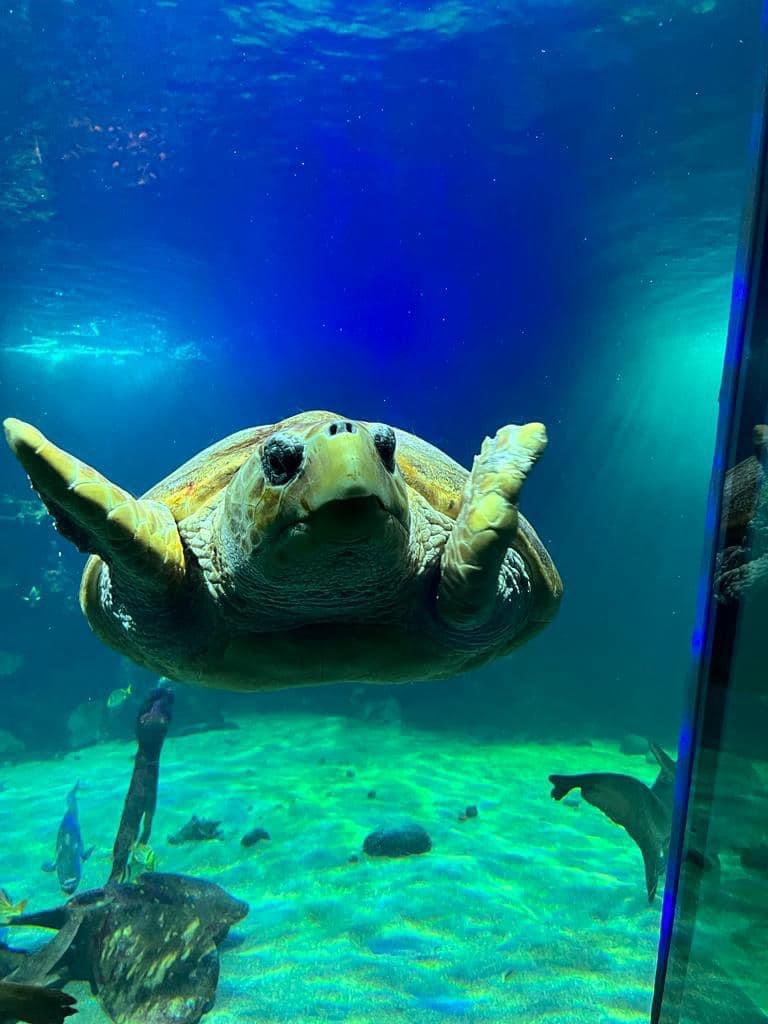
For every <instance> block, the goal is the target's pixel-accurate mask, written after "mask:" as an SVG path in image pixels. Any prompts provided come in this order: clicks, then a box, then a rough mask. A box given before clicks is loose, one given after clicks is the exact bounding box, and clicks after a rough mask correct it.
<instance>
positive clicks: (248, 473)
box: [220, 414, 409, 586]
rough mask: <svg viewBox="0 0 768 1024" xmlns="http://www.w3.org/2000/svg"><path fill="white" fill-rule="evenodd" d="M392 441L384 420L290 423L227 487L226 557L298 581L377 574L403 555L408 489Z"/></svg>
mask: <svg viewBox="0 0 768 1024" xmlns="http://www.w3.org/2000/svg"><path fill="white" fill-rule="evenodd" d="M396 444H397V441H396V436H395V432H394V430H392V428H391V427H388V426H386V425H385V424H382V423H371V424H363V423H360V422H355V421H354V420H347V419H339V418H335V417H333V418H332V417H331V416H330V414H326V416H323V417H322V418H320V417H319V416H318V418H317V419H312V417H309V416H307V415H306V414H305V415H304V416H300V417H295V418H294V420H287V421H285V422H284V423H283V424H281V425H280V427H279V429H276V430H275V431H274V432H273V433H272V434H270V435H269V436H268V437H267V438H266V439H265V440H264V441H263V442H262V444H261V446H260V448H259V449H258V450H257V451H256V452H254V454H253V455H252V456H251V457H250V458H249V460H248V462H246V463H245V465H244V466H242V468H241V469H240V470H239V471H238V472H237V474H236V475H235V476H234V477H233V478H232V480H231V481H230V483H229V485H228V487H227V491H226V494H225V497H224V503H223V507H222V513H223V523H222V527H223V529H222V531H221V532H222V533H223V534H224V539H225V545H226V547H227V548H228V549H229V551H228V552H227V554H228V555H230V556H231V555H234V557H235V559H236V560H237V561H238V562H239V564H240V566H241V567H242V568H245V565H244V563H245V562H247V563H248V571H249V574H250V573H254V572H255V573H256V574H257V575H258V576H259V577H260V578H265V577H266V578H269V579H272V580H275V581H277V580H281V579H285V578H288V577H291V576H292V575H295V576H296V578H297V581H303V584H302V586H306V585H307V584H308V582H309V581H310V580H312V581H315V582H317V581H319V580H322V579H323V578H324V579H325V580H326V581H328V582H329V581H330V580H331V578H332V575H333V574H336V573H339V574H340V575H343V576H344V578H345V581H346V582H347V584H352V585H353V586H354V577H355V575H356V574H358V573H359V574H361V575H363V576H365V575H367V576H368V577H370V576H371V573H372V572H373V575H374V576H376V575H377V574H376V573H375V571H373V570H375V568H376V566H377V565H381V564H382V562H383V561H389V560H393V561H397V560H399V559H401V558H402V553H403V549H404V547H405V545H407V543H408V535H409V510H408V489H407V486H406V483H405V480H404V479H403V476H402V474H401V472H400V470H399V468H398V465H397V460H396V458H395V449H396ZM220 541H221V537H220ZM229 560H230V559H229V558H228V561H229ZM310 570H311V571H310ZM328 574H331V575H328Z"/></svg>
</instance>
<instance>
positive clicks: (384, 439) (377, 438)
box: [369, 423, 397, 473]
mask: <svg viewBox="0 0 768 1024" xmlns="http://www.w3.org/2000/svg"><path fill="white" fill-rule="evenodd" d="M369 429H370V432H371V436H372V437H373V443H374V445H375V446H376V451H377V452H378V453H379V457H380V458H381V461H382V462H383V463H384V465H385V466H386V468H387V469H388V470H389V472H390V473H394V471H395V465H396V463H395V448H396V446H397V439H396V438H395V432H394V430H393V429H392V427H388V426H387V425H386V423H373V424H372V425H371V426H370V428H369Z"/></svg>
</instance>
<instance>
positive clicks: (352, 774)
mask: <svg viewBox="0 0 768 1024" xmlns="http://www.w3.org/2000/svg"><path fill="white" fill-rule="evenodd" d="M354 777H355V773H354V772H353V771H352V769H351V768H350V769H349V770H348V771H347V778H348V779H354Z"/></svg>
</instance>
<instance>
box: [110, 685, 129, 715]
mask: <svg viewBox="0 0 768 1024" xmlns="http://www.w3.org/2000/svg"><path fill="white" fill-rule="evenodd" d="M132 693H133V685H130V686H124V687H123V688H122V689H120V690H113V691H112V693H110V695H109V696H108V697H107V707H108V708H110V709H111V710H114V709H115V708H119V707H120V706H121V705H123V704H125V702H126V701H127V700H128V698H129V697H130V696H131V694H132Z"/></svg>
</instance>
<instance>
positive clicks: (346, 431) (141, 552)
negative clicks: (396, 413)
mask: <svg viewBox="0 0 768 1024" xmlns="http://www.w3.org/2000/svg"><path fill="white" fill-rule="evenodd" d="M5 431H6V437H7V439H8V443H9V444H10V446H11V448H12V450H13V451H14V453H15V454H16V456H17V458H18V459H19V461H20V462H21V464H22V465H23V467H24V469H25V470H26V472H27V473H28V475H29V477H30V480H31V482H32V485H33V487H34V488H35V489H36V490H37V492H38V493H39V495H40V497H41V498H42V500H43V501H44V503H45V505H46V507H47V508H48V510H49V512H50V513H51V515H52V516H53V518H54V520H55V523H56V525H57V527H58V529H59V531H60V532H61V533H62V534H63V536H65V537H66V538H68V539H69V540H71V541H72V542H73V543H74V544H75V545H76V546H77V547H78V548H79V549H80V550H81V551H84V552H88V553H90V554H91V555H92V557H91V558H90V559H89V561H88V563H87V565H86V568H85V572H84V574H83V579H82V584H81V588H80V603H81V607H82V609H83V611H84V613H85V615H86V617H87V618H88V621H89V623H90V625H91V627H92V629H93V630H94V632H95V633H96V634H97V635H98V636H99V637H101V639H102V640H104V641H105V642H106V643H107V644H109V645H111V646H112V647H114V648H116V649H117V650H118V651H120V652H121V653H122V654H125V655H127V656H128V657H130V658H132V659H133V660H134V661H135V662H137V663H138V664H140V665H143V666H145V667H146V668H149V669H151V670H154V671H155V672H158V673H161V674H162V675H165V676H168V677H170V678H173V679H181V680H187V681H194V682H198V683H201V684H204V685H208V686H214V687H222V688H231V689H248V690H251V689H278V688H281V687H286V686H293V685H307V684H315V683H327V682H332V681H345V680H359V681H366V682H382V683H383V682H406V681H411V680H417V679H438V678H447V677H450V676H452V675H455V674H456V673H458V672H461V671H463V670H466V669H470V668H473V667H475V666H478V665H481V664H483V663H484V662H487V661H489V660H491V659H492V658H495V657H498V656H500V655H503V654H506V653H507V652H509V651H511V650H512V649H513V648H515V647H518V646H519V645H520V644H522V643H523V642H525V641H526V640H528V639H529V638H530V637H531V636H533V635H534V634H535V633H537V632H538V631H539V630H540V629H541V628H542V627H543V626H544V625H546V624H547V623H548V622H549V621H550V620H551V619H552V617H553V616H554V614H555V612H556V610H557V607H558V604H559V601H560V597H561V594H562V583H561V580H560V577H559V575H558V573H557V570H556V569H555V567H554V565H553V563H552V561H551V559H550V557H549V555H548V554H547V552H546V551H545V549H544V547H543V545H542V543H541V542H540V540H539V538H538V537H537V535H536V533H535V532H534V530H533V529H532V527H531V526H530V525H529V523H528V522H527V521H526V520H525V519H524V518H523V516H522V515H521V514H520V513H519V511H518V501H519V497H520V491H521V488H522V485H523V483H524V481H525V478H526V476H527V475H528V472H529V471H530V469H531V467H532V466H533V464H534V463H535V461H536V460H537V459H538V457H539V456H540V454H541V453H542V451H543V450H544V447H545V445H546V432H545V429H544V427H543V426H542V424H540V423H528V424H526V425H524V426H506V427H503V428H502V429H501V430H499V431H498V433H497V434H496V435H495V436H494V437H492V438H486V439H485V441H484V442H483V445H482V448H481V451H480V454H479V455H478V456H476V458H475V460H474V464H473V467H472V470H471V472H467V471H466V470H465V469H463V468H462V467H461V466H459V465H458V464H457V463H456V462H454V461H453V459H451V458H449V457H448V456H447V455H445V454H444V453H443V452H441V451H439V450H438V449H437V448H435V447H434V446H432V445H431V444H428V443H427V442H426V441H423V440H421V439H420V438H418V437H416V436H414V435H413V434H409V433H407V432H406V431H403V430H397V429H393V428H392V427H390V426H387V425H386V424H383V423H370V422H363V421H355V420H351V419H345V418H343V417H341V416H339V415H337V414H335V413H331V412H305V413H300V414H299V415H296V416H291V417H290V418H288V419H285V420H282V421H281V422H279V423H276V424H273V425H270V426H262V427H255V428H252V429H247V430H243V431H240V432H239V433H236V434H233V435H231V436H230V437H227V438H225V439H224V440H223V441H220V442H218V443H217V444H214V445H212V446H211V447H209V448H206V449H205V450H204V451H203V452H201V453H200V454H199V455H197V456H195V457H194V458H192V459H191V460H190V461H189V462H186V463H185V464H184V465H182V466H181V467H180V468H179V469H177V470H176V471H175V472H174V473H172V474H171V475H170V476H168V477H166V478H165V479H164V480H162V481H161V482H160V483H159V484H156V485H155V486H154V487H153V488H151V490H149V491H147V493H146V494H145V495H144V496H143V497H141V498H139V499H136V498H134V497H132V496H131V495H130V494H129V493H128V492H127V491H124V490H123V489H122V488H120V487H117V486H116V485H115V484H112V483H110V482H109V481H108V480H107V479H106V478H105V477H103V476H102V475H101V474H100V473H98V472H97V471H96V470H94V469H92V468H90V467H89V466H87V465H85V464H84V463H82V462H80V461H79V460H78V459H76V458H74V457H73V456H71V455H69V454H67V453H66V452H64V451H62V450H61V449H59V448H56V447H55V446H54V445H53V444H52V443H51V442H50V441H48V440H47V439H46V438H45V437H44V436H43V435H42V434H41V433H40V431H39V430H37V429H35V427H32V426H30V425H28V424H26V423H23V422H21V421H19V420H16V419H9V420H6V421H5Z"/></svg>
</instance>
